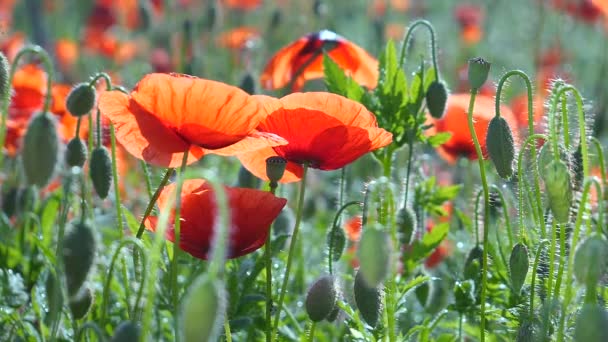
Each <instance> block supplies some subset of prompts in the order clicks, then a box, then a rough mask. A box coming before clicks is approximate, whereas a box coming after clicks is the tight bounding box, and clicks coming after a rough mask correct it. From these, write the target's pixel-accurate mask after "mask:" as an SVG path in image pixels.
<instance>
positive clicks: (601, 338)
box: [574, 304, 608, 342]
mask: <svg viewBox="0 0 608 342" xmlns="http://www.w3.org/2000/svg"><path fill="white" fill-rule="evenodd" d="M574 341H575V342H605V341H608V314H606V310H605V309H604V308H603V307H601V306H599V305H597V304H584V305H583V308H582V309H581V311H580V313H579V314H578V318H577V319H576V327H575V328H574Z"/></svg>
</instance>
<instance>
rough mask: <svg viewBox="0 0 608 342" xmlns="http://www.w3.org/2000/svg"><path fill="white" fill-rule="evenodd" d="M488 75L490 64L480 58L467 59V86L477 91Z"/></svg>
mask: <svg viewBox="0 0 608 342" xmlns="http://www.w3.org/2000/svg"><path fill="white" fill-rule="evenodd" d="M489 73H490V63H489V62H488V61H486V60H485V59H483V58H481V57H476V58H472V59H469V85H470V86H471V88H473V89H479V88H481V86H483V84H484V83H486V80H487V79H488V74H489Z"/></svg>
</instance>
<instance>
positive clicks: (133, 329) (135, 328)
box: [110, 321, 141, 342]
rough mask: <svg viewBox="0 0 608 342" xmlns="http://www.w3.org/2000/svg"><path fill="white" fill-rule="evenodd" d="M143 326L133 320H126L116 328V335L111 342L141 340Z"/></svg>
mask: <svg viewBox="0 0 608 342" xmlns="http://www.w3.org/2000/svg"><path fill="white" fill-rule="evenodd" d="M140 335H141V327H140V326H139V324H137V323H135V322H132V321H124V322H122V323H120V325H118V327H116V330H114V336H112V339H111V340H110V342H131V341H139V337H140Z"/></svg>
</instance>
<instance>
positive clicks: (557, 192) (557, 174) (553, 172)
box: [541, 160, 572, 223]
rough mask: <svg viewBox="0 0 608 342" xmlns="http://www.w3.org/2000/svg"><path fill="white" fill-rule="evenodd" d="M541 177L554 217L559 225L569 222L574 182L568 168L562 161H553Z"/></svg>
mask: <svg viewBox="0 0 608 342" xmlns="http://www.w3.org/2000/svg"><path fill="white" fill-rule="evenodd" d="M541 175H542V176H543V180H544V181H545V188H546V191H547V197H548V198H549V207H550V208H551V212H552V213H553V217H554V218H555V220H557V222H559V223H566V222H568V219H569V218H570V207H571V206H572V182H571V180H570V179H571V178H570V172H569V171H568V166H566V164H565V163H564V162H563V161H561V160H557V161H556V160H553V161H552V162H550V163H549V165H547V167H546V168H545V171H544V172H543V173H542V174H541Z"/></svg>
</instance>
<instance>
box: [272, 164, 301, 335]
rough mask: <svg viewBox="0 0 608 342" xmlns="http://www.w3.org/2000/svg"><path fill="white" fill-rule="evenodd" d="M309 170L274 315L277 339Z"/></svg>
mask: <svg viewBox="0 0 608 342" xmlns="http://www.w3.org/2000/svg"><path fill="white" fill-rule="evenodd" d="M307 172H308V164H304V165H303V171H302V180H301V181H300V190H299V194H298V204H297V209H296V210H297V211H296V223H295V226H294V228H293V234H292V235H291V243H290V244H289V254H288V256H287V265H286V267H285V275H284V276H283V285H282V286H281V293H280V295H279V305H278V306H277V309H276V314H275V317H274V329H273V338H272V340H273V341H274V340H275V337H276V334H277V333H278V328H279V319H280V318H281V311H282V309H283V300H284V299H285V293H286V292H287V284H288V283H289V272H290V271H291V263H292V261H293V255H294V251H295V246H296V239H297V237H298V230H299V229H300V223H301V222H302V212H303V211H304V193H305V190H306V174H307Z"/></svg>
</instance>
